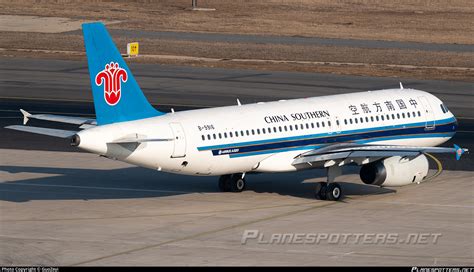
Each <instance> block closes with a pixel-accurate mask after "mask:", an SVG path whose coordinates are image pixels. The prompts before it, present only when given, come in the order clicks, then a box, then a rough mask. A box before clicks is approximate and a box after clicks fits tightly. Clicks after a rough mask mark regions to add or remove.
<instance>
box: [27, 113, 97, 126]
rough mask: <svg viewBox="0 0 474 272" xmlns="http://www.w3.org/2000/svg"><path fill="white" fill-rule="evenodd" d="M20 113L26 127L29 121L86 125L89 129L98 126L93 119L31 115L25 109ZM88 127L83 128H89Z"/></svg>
mask: <svg viewBox="0 0 474 272" xmlns="http://www.w3.org/2000/svg"><path fill="white" fill-rule="evenodd" d="M20 111H21V113H22V114H23V125H26V123H27V122H28V120H29V119H37V120H44V121H51V122H60V123H67V124H73V125H86V126H87V127H89V126H96V125H97V122H96V120H95V119H93V118H85V117H75V116H64V115H54V114H31V113H29V112H27V111H25V110H23V109H20ZM87 127H83V128H87ZM81 128H82V127H81Z"/></svg>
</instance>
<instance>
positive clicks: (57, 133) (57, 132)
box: [5, 125, 77, 138]
mask: <svg viewBox="0 0 474 272" xmlns="http://www.w3.org/2000/svg"><path fill="white" fill-rule="evenodd" d="M5 128H8V129H13V130H19V131H24V132H30V133H36V134H42V135H48V136H53V137H59V138H69V137H72V136H73V135H74V134H76V133H77V131H72V130H63V129H53V128H42V127H27V126H17V125H14V126H6V127H5Z"/></svg>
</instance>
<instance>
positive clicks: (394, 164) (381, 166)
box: [360, 154, 429, 187]
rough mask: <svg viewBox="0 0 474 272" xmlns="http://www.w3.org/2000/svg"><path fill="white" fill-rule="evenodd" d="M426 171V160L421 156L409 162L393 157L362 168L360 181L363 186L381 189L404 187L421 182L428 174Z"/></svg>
mask: <svg viewBox="0 0 474 272" xmlns="http://www.w3.org/2000/svg"><path fill="white" fill-rule="evenodd" d="M428 169H429V164H428V159H427V158H426V156H425V155H423V154H421V155H419V156H417V157H415V158H413V159H411V160H410V159H409V158H407V157H400V156H394V157H390V158H387V159H384V160H381V161H376V162H372V163H368V164H366V165H364V166H362V168H361V169H360V179H361V180H362V182H364V183H365V184H371V185H378V186H382V187H385V186H386V187H397V186H404V185H408V184H411V183H414V182H417V183H418V182H422V181H423V179H424V178H425V177H426V175H427V174H428Z"/></svg>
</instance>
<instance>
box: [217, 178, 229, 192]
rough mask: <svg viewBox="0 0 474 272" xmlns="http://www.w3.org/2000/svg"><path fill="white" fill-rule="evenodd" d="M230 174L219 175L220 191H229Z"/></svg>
mask: <svg viewBox="0 0 474 272" xmlns="http://www.w3.org/2000/svg"><path fill="white" fill-rule="evenodd" d="M230 178H231V176H230V175H223V176H220V177H219V183H218V185H219V191H221V192H229V191H230Z"/></svg>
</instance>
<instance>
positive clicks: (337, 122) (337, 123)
mask: <svg viewBox="0 0 474 272" xmlns="http://www.w3.org/2000/svg"><path fill="white" fill-rule="evenodd" d="M366 118H367V117H366ZM336 125H338V126H339V120H336Z"/></svg>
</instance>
